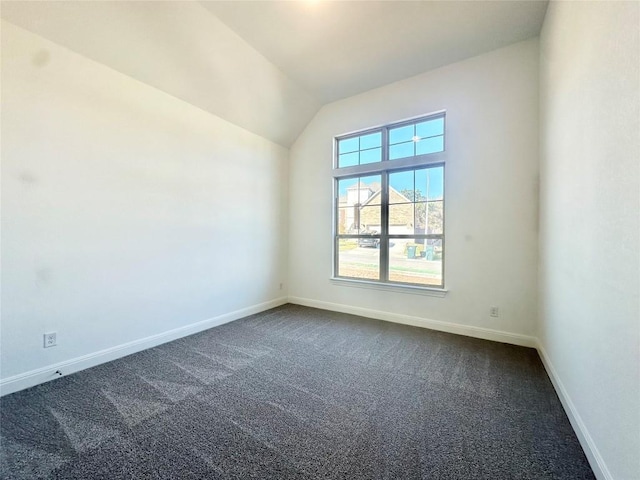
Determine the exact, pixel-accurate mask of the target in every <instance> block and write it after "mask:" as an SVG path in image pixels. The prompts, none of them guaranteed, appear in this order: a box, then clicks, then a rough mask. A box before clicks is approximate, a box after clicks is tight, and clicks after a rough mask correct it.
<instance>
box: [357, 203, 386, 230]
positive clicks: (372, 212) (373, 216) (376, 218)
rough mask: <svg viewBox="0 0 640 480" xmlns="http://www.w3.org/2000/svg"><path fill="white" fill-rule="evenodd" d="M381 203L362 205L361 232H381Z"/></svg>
mask: <svg viewBox="0 0 640 480" xmlns="http://www.w3.org/2000/svg"><path fill="white" fill-rule="evenodd" d="M380 210H381V207H380V205H366V206H364V207H360V212H359V213H360V232H359V233H372V232H375V233H380V229H381V224H380Z"/></svg>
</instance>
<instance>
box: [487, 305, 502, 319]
mask: <svg viewBox="0 0 640 480" xmlns="http://www.w3.org/2000/svg"><path fill="white" fill-rule="evenodd" d="M489 315H490V316H492V317H499V316H500V311H499V310H498V307H489Z"/></svg>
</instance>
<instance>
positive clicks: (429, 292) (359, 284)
mask: <svg viewBox="0 0 640 480" xmlns="http://www.w3.org/2000/svg"><path fill="white" fill-rule="evenodd" d="M329 281H330V282H331V283H332V284H333V285H339V286H341V287H356V288H368V289H372V290H384V291H387V292H397V293H409V294H411V295H426V296H429V297H440V298H443V297H444V296H446V295H447V292H448V290H445V289H443V288H431V287H417V286H413V285H399V284H397V283H383V282H370V281H367V280H351V279H346V278H337V277H332V278H330V279H329Z"/></svg>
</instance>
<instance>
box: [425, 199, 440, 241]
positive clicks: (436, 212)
mask: <svg viewBox="0 0 640 480" xmlns="http://www.w3.org/2000/svg"><path fill="white" fill-rule="evenodd" d="M443 219H444V203H443V202H442V201H440V202H429V203H427V232H426V233H427V234H431V233H437V234H442V233H444V232H443V226H444V221H443Z"/></svg>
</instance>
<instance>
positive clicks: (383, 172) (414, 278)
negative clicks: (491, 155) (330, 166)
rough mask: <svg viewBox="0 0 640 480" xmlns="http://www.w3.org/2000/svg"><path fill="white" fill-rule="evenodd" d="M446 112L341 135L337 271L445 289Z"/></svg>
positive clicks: (337, 167) (341, 274)
mask: <svg viewBox="0 0 640 480" xmlns="http://www.w3.org/2000/svg"><path fill="white" fill-rule="evenodd" d="M444 137H445V116H444V113H440V114H436V115H430V116H427V117H422V118H420V119H416V120H412V121H409V122H402V123H399V124H393V125H389V126H385V127H381V128H376V129H371V130H368V131H366V132H360V133H358V134H352V135H348V136H343V137H338V138H337V139H336V159H335V168H334V184H335V205H334V206H335V225H334V230H335V238H334V241H335V246H334V250H335V258H334V276H335V277H338V278H343V279H352V280H367V281H376V282H383V283H393V284H404V285H412V286H422V287H435V288H443V287H444V274H443V273H444V272H443V263H444V262H443V261H444V151H445V149H444V145H445V144H444Z"/></svg>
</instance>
